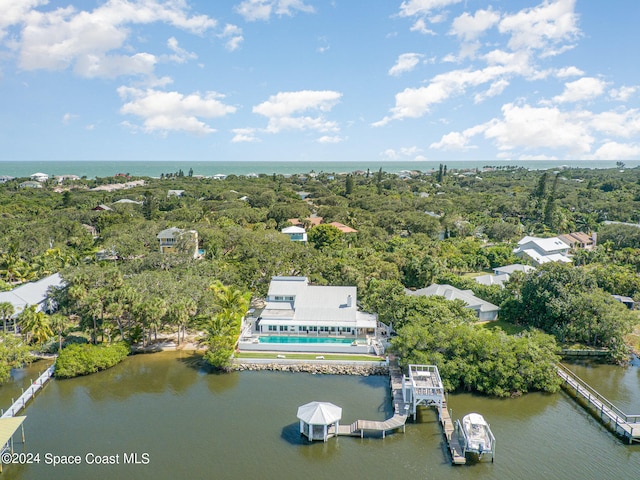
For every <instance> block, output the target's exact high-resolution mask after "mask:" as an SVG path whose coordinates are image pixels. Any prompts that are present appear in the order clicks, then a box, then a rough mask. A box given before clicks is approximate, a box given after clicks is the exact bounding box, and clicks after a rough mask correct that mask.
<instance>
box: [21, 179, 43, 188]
mask: <svg viewBox="0 0 640 480" xmlns="http://www.w3.org/2000/svg"><path fill="white" fill-rule="evenodd" d="M18 187H20V188H42V185H41V184H40V183H39V182H36V181H34V180H27V181H26V182H22V183H21V184H19V185H18Z"/></svg>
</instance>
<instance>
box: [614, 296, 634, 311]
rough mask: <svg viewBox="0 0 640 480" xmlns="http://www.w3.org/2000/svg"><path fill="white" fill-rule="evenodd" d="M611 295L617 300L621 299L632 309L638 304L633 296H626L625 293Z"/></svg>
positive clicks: (621, 301) (620, 300)
mask: <svg viewBox="0 0 640 480" xmlns="http://www.w3.org/2000/svg"><path fill="white" fill-rule="evenodd" d="M611 296H612V297H613V298H615V299H616V300H617V301H619V302H620V303H622V304H624V306H625V307H627V308H628V309H630V310H633V309H634V308H635V306H636V302H635V301H634V300H633V298H631V297H625V296H623V295H611Z"/></svg>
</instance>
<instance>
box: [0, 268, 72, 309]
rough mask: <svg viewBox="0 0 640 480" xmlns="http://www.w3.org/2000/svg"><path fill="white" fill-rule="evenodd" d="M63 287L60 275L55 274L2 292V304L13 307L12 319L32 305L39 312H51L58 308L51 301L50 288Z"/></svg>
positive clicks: (0, 300)
mask: <svg viewBox="0 0 640 480" xmlns="http://www.w3.org/2000/svg"><path fill="white" fill-rule="evenodd" d="M63 285H64V282H63V280H62V277H60V274H58V273H54V274H53V275H49V276H48V277H45V278H42V279H40V280H38V281H37V282H31V283H24V284H22V285H20V286H19V287H16V288H14V289H13V290H10V291H8V292H0V303H2V302H9V303H11V304H12V305H13V309H14V314H13V316H12V318H15V317H17V316H18V314H19V313H20V312H22V311H23V310H24V309H25V308H27V307H28V306H31V305H36V310H37V311H45V312H49V311H52V310H55V308H56V305H55V304H53V303H52V302H51V301H49V296H48V291H49V288H50V287H61V286H63Z"/></svg>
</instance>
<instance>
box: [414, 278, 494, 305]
mask: <svg viewBox="0 0 640 480" xmlns="http://www.w3.org/2000/svg"><path fill="white" fill-rule="evenodd" d="M407 293H408V294H410V295H416V296H419V295H424V296H426V297H431V296H440V297H444V298H446V299H447V300H462V301H463V302H464V303H466V305H467V307H469V308H473V309H474V310H476V309H477V310H479V311H481V312H494V311H497V310H500V307H498V306H496V305H494V304H493V303H490V302H487V301H486V300H482V299H481V298H478V297H476V296H475V295H474V294H473V291H471V290H460V289H459V288H456V287H454V286H451V285H447V284H444V285H438V284H437V283H434V284H432V285H430V286H428V287H427V288H421V289H420V290H416V291H415V292H413V291H411V290H407Z"/></svg>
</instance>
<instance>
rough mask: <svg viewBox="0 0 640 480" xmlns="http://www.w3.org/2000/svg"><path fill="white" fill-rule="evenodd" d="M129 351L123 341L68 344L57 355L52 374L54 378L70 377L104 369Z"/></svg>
mask: <svg viewBox="0 0 640 480" xmlns="http://www.w3.org/2000/svg"><path fill="white" fill-rule="evenodd" d="M130 351H131V350H130V348H129V345H127V344H126V343H124V342H116V343H112V344H110V345H107V344H101V345H92V344H89V343H86V344H79V343H75V344H72V345H68V346H67V347H65V348H64V349H63V350H62V351H61V352H60V354H59V355H58V359H57V360H56V369H55V373H54V374H55V377H56V378H72V377H78V376H81V375H88V374H90V373H95V372H99V371H101V370H106V369H107V368H111V367H113V366H114V365H117V364H118V363H120V362H121V361H122V360H124V359H125V358H127V356H128V355H129V353H130Z"/></svg>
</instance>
